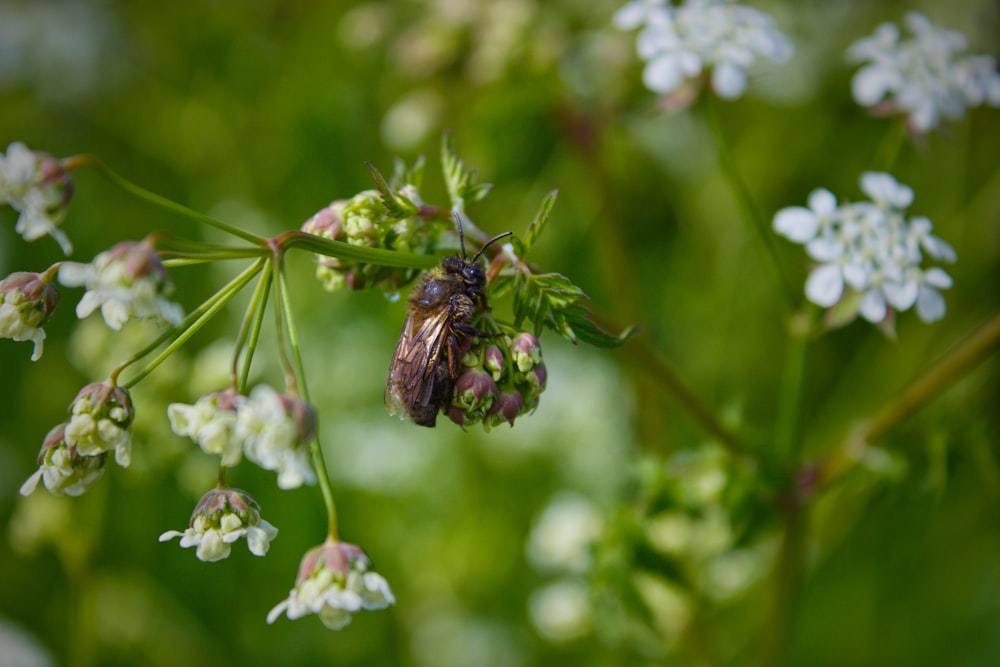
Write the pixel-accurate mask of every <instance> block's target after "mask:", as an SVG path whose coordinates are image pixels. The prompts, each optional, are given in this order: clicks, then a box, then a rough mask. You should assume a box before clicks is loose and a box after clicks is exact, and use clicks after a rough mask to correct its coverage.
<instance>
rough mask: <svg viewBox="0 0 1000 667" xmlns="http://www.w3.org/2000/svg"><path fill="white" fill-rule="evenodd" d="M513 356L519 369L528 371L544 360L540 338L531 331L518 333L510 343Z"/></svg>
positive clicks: (523, 371) (524, 371)
mask: <svg viewBox="0 0 1000 667" xmlns="http://www.w3.org/2000/svg"><path fill="white" fill-rule="evenodd" d="M510 348H511V349H510V352H511V357H512V358H513V360H514V365H515V366H517V370H519V371H521V372H522V373H527V372H528V371H529V370H531V369H532V368H534V366H535V365H536V364H539V363H541V361H542V348H541V345H539V343H538V339H537V338H536V337H535V336H533V335H532V334H530V333H527V332H524V333H520V334H518V335H517V337H516V338H515V339H514V341H513V342H512V343H511V345H510Z"/></svg>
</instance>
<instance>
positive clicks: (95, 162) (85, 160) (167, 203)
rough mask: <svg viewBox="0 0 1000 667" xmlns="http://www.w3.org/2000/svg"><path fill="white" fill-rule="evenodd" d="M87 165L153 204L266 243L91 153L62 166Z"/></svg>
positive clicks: (252, 240) (68, 161)
mask: <svg viewBox="0 0 1000 667" xmlns="http://www.w3.org/2000/svg"><path fill="white" fill-rule="evenodd" d="M85 165H89V166H92V167H95V168H96V169H97V170H98V171H100V172H101V173H102V174H103V175H104V176H105V177H107V178H108V180H110V181H111V182H112V183H114V184H115V185H117V186H118V187H120V188H121V189H123V190H125V191H126V192H128V193H130V194H132V195H134V196H136V197H138V198H140V199H145V200H146V201H148V202H150V203H152V204H155V205H156V206H159V207H161V208H164V209H167V210H168V211H173V212H174V213H178V214H180V215H183V216H186V217H188V218H191V219H192V220H196V221H198V222H200V223H202V224H205V225H208V226H209V227H214V228H215V229H218V230H220V231H223V232H225V233H227V234H231V235H232V236H236V237H238V238H241V239H243V240H244V241H249V242H250V243H253V244H254V245H258V246H264V245H266V244H267V239H264V238H262V237H260V236H257V235H256V234H251V233H250V232H247V231H244V230H242V229H240V228H238V227H233V226H232V225H228V224H226V223H224V222H222V221H221V220H216V219H215V218H212V217H210V216H207V215H205V214H204V213H200V212H198V211H196V210H194V209H192V208H188V207H187V206H184V205H183V204H178V203H177V202H175V201H171V200H169V199H167V198H166V197H162V196H160V195H158V194H156V193H155V192H150V191H149V190H147V189H145V188H143V187H141V186H138V185H136V184H135V183H133V182H131V181H129V180H128V179H126V178H125V177H123V176H119V175H118V174H117V173H115V172H114V171H112V170H111V168H110V167H108V166H107V165H106V164H104V162H103V161H101V159H100V158H98V157H96V156H93V155H77V156H74V157H71V158H67V159H66V160H64V162H63V166H64V167H65V168H66V169H73V168H75V167H80V166H85Z"/></svg>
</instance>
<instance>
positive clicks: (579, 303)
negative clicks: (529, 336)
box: [514, 273, 637, 348]
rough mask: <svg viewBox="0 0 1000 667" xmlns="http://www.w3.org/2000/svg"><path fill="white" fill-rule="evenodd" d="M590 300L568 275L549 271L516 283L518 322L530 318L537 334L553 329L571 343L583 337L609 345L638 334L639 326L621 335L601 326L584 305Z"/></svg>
mask: <svg viewBox="0 0 1000 667" xmlns="http://www.w3.org/2000/svg"><path fill="white" fill-rule="evenodd" d="M518 275H520V276H523V274H518ZM587 300H588V297H587V295H586V294H585V293H584V292H583V290H581V289H580V288H579V287H577V286H576V285H574V284H573V283H572V282H571V281H570V280H569V278H567V277H566V276H564V275H561V274H558V273H545V274H540V275H533V276H527V277H523V281H522V284H521V285H516V283H515V292H514V318H515V325H517V326H520V324H521V323H522V322H523V321H525V320H527V321H529V322H531V324H532V325H533V327H534V333H535V335H538V334H540V333H541V331H542V329H551V330H552V331H555V332H556V333H558V334H559V335H560V336H562V337H563V338H565V339H566V340H568V341H570V342H571V343H576V342H577V341H582V342H584V343H588V344H590V345H594V346H596V347H606V348H610V347H618V346H620V345H622V344H623V343H624V342H625V341H626V340H628V339H629V338H631V337H632V336H633V335H635V333H636V331H637V329H636V328H635V327H630V328H628V329H626V330H625V331H623V332H622V333H621V334H619V335H617V336H614V335H611V334H609V333H607V332H606V331H604V330H603V329H601V328H600V327H599V326H597V324H595V323H594V321H593V320H592V319H591V317H590V315H591V313H590V310H589V309H588V308H587V307H586V306H585V305H583V304H584V303H585V302H586V301H587Z"/></svg>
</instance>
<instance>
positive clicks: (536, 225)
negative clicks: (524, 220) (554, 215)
mask: <svg viewBox="0 0 1000 667" xmlns="http://www.w3.org/2000/svg"><path fill="white" fill-rule="evenodd" d="M558 196H559V191H558V190H553V191H552V192H550V193H549V194H547V195H546V196H545V199H543V200H542V205H541V206H540V207H539V208H538V213H536V214H535V219H534V220H532V221H531V222H530V223H528V229H527V230H526V231H525V232H524V240H523V241H522V245H523V248H522V249H521V250H520V253H521V255H522V256H523V255H524V254H527V252H528V251H529V250H531V248H532V247H533V246H534V245H535V241H536V240H537V239H538V236H539V235H540V234H541V233H542V228H544V227H545V223H546V221H548V219H549V213H551V212H552V207H553V206H554V205H555V203H556V197H558Z"/></svg>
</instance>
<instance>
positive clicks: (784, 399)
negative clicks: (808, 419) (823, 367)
mask: <svg viewBox="0 0 1000 667" xmlns="http://www.w3.org/2000/svg"><path fill="white" fill-rule="evenodd" d="M809 319H810V318H809V315H808V314H807V313H798V314H796V315H794V316H793V317H792V320H791V322H790V323H789V330H790V331H789V343H788V347H787V349H786V350H785V363H784V367H783V369H782V374H781V385H780V388H779V392H778V418H777V426H776V429H775V436H774V440H775V445H776V447H777V452H778V459H779V460H785V461H786V463H788V465H789V468H790V469H792V468H794V467H795V466H797V465H798V456H799V452H800V451H801V439H800V438H799V425H800V411H801V406H802V380H803V374H804V370H805V361H806V351H807V349H808V347H809V344H808V343H809V338H810V336H809V332H810V329H811V326H810V322H809Z"/></svg>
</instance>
